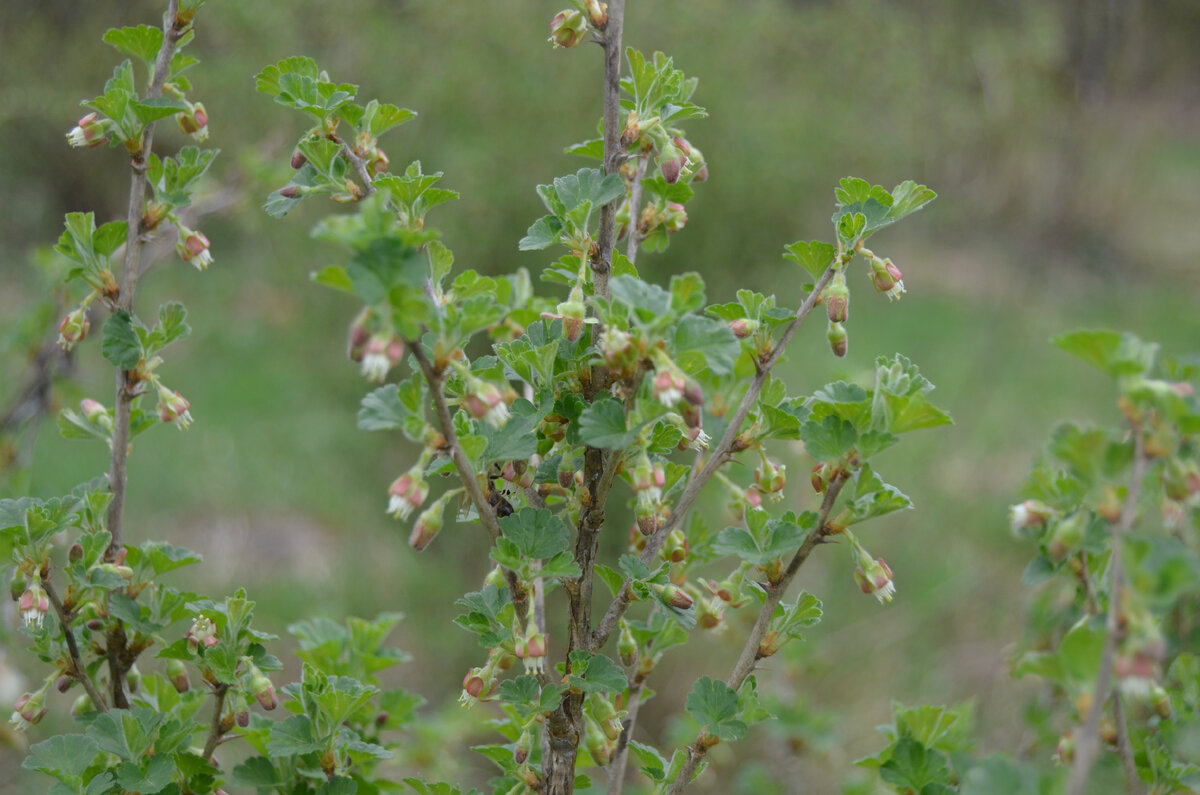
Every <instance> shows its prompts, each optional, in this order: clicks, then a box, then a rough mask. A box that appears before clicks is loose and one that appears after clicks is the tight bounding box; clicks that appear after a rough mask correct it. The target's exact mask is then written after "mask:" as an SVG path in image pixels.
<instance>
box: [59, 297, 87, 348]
mask: <svg viewBox="0 0 1200 795" xmlns="http://www.w3.org/2000/svg"><path fill="white" fill-rule="evenodd" d="M91 327H92V322H91V320H89V319H88V315H87V309H86V307H82V306H81V307H79V308H78V309H76V310H75V311H74V312H71V313H70V314H69V315H67V316H66V317H64V318H63V319H62V321H61V322H60V323H59V324H58V344H59V345H61V346H62V347H63V349H64V350H68V351H69V350H71V348H73V347H74V346H75V344H76V343H77V342H82V341H83V339H84V337H86V336H87V334H88V329H90V328H91Z"/></svg>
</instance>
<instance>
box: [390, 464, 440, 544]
mask: <svg viewBox="0 0 1200 795" xmlns="http://www.w3.org/2000/svg"><path fill="white" fill-rule="evenodd" d="M428 496H429V483H428V481H426V480H425V477H424V474H423V472H422V471H421V467H420V465H417V466H414V467H413V468H412V469H410V470H409V471H408V472H405V473H404V474H403V475H401V476H400V477H398V478H396V480H395V481H393V482H392V487H391V488H390V489H388V507H387V512H388V513H390V514H391V515H393V516H395V517H396V518H397V519H403V520H407V519H408V517H409V515H410V514H411V513H412V512H413V510H415V509H417V508H420V507H421V505H422V504H423V503H424V502H425V499H426V498H427V497H428ZM431 538H432V537H431ZM426 543H428V541H426ZM420 549H424V546H421V547H420Z"/></svg>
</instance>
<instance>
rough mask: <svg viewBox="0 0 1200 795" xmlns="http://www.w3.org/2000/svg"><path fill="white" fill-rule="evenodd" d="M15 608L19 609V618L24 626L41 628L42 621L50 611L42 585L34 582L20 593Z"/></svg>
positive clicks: (48, 601)
mask: <svg viewBox="0 0 1200 795" xmlns="http://www.w3.org/2000/svg"><path fill="white" fill-rule="evenodd" d="M17 609H18V610H20V611H21V620H22V621H23V622H24V623H25V626H27V627H29V626H34V625H36V626H37V628H38V629H41V628H42V621H43V620H44V619H45V618H46V614H47V613H49V612H50V600H49V599H48V598H47V596H46V592H45V591H44V590H42V586H41V585H40V584H39V583H37V582H34V583H33V584H31V585H30V586H29V587H28V588H26V589H25V591H24V593H22V594H21V598H20V600H19V601H18V602H17Z"/></svg>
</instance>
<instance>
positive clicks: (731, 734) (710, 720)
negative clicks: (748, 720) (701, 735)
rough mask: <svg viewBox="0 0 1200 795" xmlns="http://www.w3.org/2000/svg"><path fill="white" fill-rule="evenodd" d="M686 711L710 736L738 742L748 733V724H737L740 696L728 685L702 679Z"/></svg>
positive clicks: (688, 702)
mask: <svg viewBox="0 0 1200 795" xmlns="http://www.w3.org/2000/svg"><path fill="white" fill-rule="evenodd" d="M684 707H685V708H686V709H687V713H688V714H689V715H691V716H692V718H693V719H694V720H695V721H696V722H697V723H699V724H700V725H701V726H703V727H704V730H705V731H706V732H707V733H709V734H711V735H713V736H715V737H719V738H721V739H722V740H737V739H740V738H741V737H742V735H744V734H745V733H746V724H745V723H744V722H742V721H740V720H737V714H738V695H737V692H736V691H734V689H733V688H731V687H730V686H729V685H727V684H725V683H724V682H720V681H717V680H714V679H712V678H710V677H707V676H705V677H702V678H701V679H700V680H699V681H698V682H696V684H695V685H694V686H693V687H692V691H691V692H690V693H688V697H687V701H686V702H684Z"/></svg>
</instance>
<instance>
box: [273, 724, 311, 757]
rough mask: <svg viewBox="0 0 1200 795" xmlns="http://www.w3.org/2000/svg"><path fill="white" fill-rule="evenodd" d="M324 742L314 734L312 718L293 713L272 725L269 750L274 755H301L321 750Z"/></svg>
mask: <svg viewBox="0 0 1200 795" xmlns="http://www.w3.org/2000/svg"><path fill="white" fill-rule="evenodd" d="M322 746H323V744H322V743H321V742H320V741H319V740H318V739H317V738H316V737H315V736H314V735H313V723H312V719H311V718H310V717H308V716H307V715H291V716H289V717H287V718H284V719H283V720H281V721H279V722H278V723H275V724H273V725H272V726H271V734H270V739H269V740H268V741H267V750H268V751H270V752H271V755H272V756H299V755H300V754H307V753H310V752H312V751H320V750H321V748H322Z"/></svg>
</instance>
